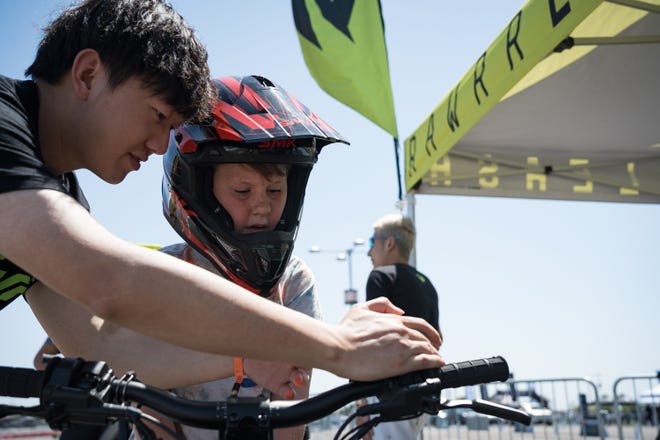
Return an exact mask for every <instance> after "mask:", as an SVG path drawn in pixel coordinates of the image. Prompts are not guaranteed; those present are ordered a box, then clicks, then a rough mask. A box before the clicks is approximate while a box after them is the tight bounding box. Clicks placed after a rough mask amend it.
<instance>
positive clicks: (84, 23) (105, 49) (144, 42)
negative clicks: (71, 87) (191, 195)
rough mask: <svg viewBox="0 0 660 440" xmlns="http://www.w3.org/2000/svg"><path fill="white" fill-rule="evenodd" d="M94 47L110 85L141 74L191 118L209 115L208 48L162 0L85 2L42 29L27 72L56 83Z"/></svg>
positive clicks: (211, 87) (212, 95)
mask: <svg viewBox="0 0 660 440" xmlns="http://www.w3.org/2000/svg"><path fill="white" fill-rule="evenodd" d="M87 48H90V49H94V50H96V51H97V52H98V53H99V56H100V58H101V61H102V62H103V64H104V66H105V67H106V68H107V69H108V72H109V82H110V86H111V87H117V86H118V85H120V84H121V83H122V82H124V81H126V80H127V79H129V78H131V77H133V76H137V77H139V78H140V79H141V80H142V81H143V82H144V84H145V86H146V87H148V88H149V89H151V90H152V91H153V92H154V93H155V94H156V95H158V96H161V97H162V98H163V99H164V100H165V102H166V103H167V104H168V105H171V106H172V107H174V109H175V110H176V112H177V113H179V114H181V115H183V116H184V118H186V119H187V120H188V121H190V122H197V121H200V120H202V119H204V118H207V117H208V114H209V110H210V108H211V105H212V104H213V102H214V101H215V99H216V96H217V91H216V90H215V86H214V84H213V82H212V81H211V78H210V73H209V67H208V64H207V60H208V54H207V52H206V48H205V47H204V46H203V45H202V44H201V42H200V41H199V40H198V39H197V37H196V36H195V33H194V31H193V29H192V28H191V27H190V26H189V25H188V24H187V23H186V22H185V20H184V19H183V17H181V15H180V14H179V13H178V12H176V11H175V10H174V9H173V8H172V6H171V5H169V4H168V3H167V2H166V1H164V0H83V1H81V2H80V3H78V4H76V5H74V6H71V7H69V8H67V9H65V10H64V11H63V12H62V13H61V14H60V15H59V16H58V17H57V18H56V19H55V20H53V21H52V22H51V23H50V24H49V25H48V26H46V28H45V29H44V36H43V39H42V40H41V42H40V44H39V48H38V50H37V54H36V57H35V59H34V62H33V63H32V65H31V66H30V67H28V68H27V69H26V71H25V74H26V75H27V76H31V77H32V78H35V79H36V78H38V79H41V80H44V81H46V82H48V83H49V84H56V83H58V82H59V80H60V79H61V78H62V76H63V75H64V74H65V73H66V72H67V71H68V70H69V69H70V68H71V66H72V64H73V60H74V59H75V57H76V55H77V54H78V53H79V52H80V51H81V50H83V49H87Z"/></svg>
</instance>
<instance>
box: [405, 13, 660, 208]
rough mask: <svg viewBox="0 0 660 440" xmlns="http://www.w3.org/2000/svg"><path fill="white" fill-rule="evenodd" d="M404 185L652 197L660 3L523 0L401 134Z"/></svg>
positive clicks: (658, 156)
mask: <svg viewBox="0 0 660 440" xmlns="http://www.w3.org/2000/svg"><path fill="white" fill-rule="evenodd" d="M405 180H406V190H407V191H408V192H409V194H415V193H421V194H456V195H478V196H503V197H525V198H547V199H564V200H593V201H612V202H646V203H659V202H660V0H646V1H638V0H616V1H603V0H578V1H575V0H529V1H528V2H527V3H526V4H525V5H524V6H523V7H522V9H521V10H520V11H519V12H518V13H517V14H516V15H515V16H514V17H513V19H512V20H511V21H510V23H509V24H508V25H507V27H506V28H505V29H504V31H503V32H502V33H501V34H500V35H499V36H498V38H497V39H496V40H495V41H494V42H493V43H492V44H491V45H490V47H489V48H488V49H487V50H486V51H485V52H484V53H483V55H482V56H481V57H480V58H479V60H477V62H476V63H475V64H474V66H473V68H472V69H471V70H470V71H469V72H467V73H466V74H465V76H464V77H463V78H462V79H461V80H460V81H459V82H458V83H457V84H456V86H455V87H454V88H453V89H452V90H451V91H450V92H449V93H448V94H447V96H446V97H445V98H444V99H443V100H442V101H441V103H440V104H439V105H438V106H437V107H436V108H435V109H434V110H433V112H432V113H431V114H430V115H429V116H428V117H427V118H426V120H424V121H423V122H422V124H420V126H419V127H418V128H417V129H416V130H415V132H414V133H413V134H412V135H411V136H410V137H408V138H407V139H406V140H405Z"/></svg>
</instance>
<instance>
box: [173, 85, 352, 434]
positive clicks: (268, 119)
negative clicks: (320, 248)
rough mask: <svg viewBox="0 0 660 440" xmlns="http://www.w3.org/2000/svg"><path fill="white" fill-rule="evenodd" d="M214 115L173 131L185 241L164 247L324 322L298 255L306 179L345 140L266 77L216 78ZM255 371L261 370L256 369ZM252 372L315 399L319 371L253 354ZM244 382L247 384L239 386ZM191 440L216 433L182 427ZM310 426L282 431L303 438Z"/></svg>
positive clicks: (197, 392)
mask: <svg viewBox="0 0 660 440" xmlns="http://www.w3.org/2000/svg"><path fill="white" fill-rule="evenodd" d="M215 84H216V88H217V89H218V100H217V101H216V103H215V105H214V106H213V111H212V113H213V120H212V121H209V122H208V123H206V124H197V125H184V126H181V127H179V128H177V129H175V130H174V131H173V135H172V136H171V139H170V145H169V147H168V151H167V153H166V155H165V160H164V162H163V163H164V168H165V169H164V171H165V172H164V177H163V208H164V213H165V217H166V218H167V219H168V221H169V222H170V224H171V225H172V227H173V228H174V229H175V230H176V231H177V232H178V233H179V235H180V236H181V237H182V238H183V239H184V240H185V241H186V243H185V244H179V245H174V246H169V247H167V248H164V249H162V251H164V252H167V253H169V254H172V255H175V256H177V257H179V258H182V259H184V260H185V261H188V262H190V263H193V264H196V265H198V266H200V267H203V268H205V269H207V270H210V271H213V272H216V273H219V274H221V275H223V276H225V277H226V278H228V279H231V280H232V281H233V282H235V283H238V284H239V285H241V286H243V287H245V288H246V289H248V290H250V291H252V292H253V293H254V294H257V295H260V296H263V297H266V298H268V299H270V300H271V301H274V302H276V303H278V304H281V305H284V306H286V307H288V308H291V309H293V310H297V311H299V312H302V313H305V314H306V315H309V316H311V317H314V318H316V319H320V317H321V314H320V310H319V305H318V301H317V299H316V295H315V290H314V278H313V275H312V273H311V271H310V269H309V268H308V267H307V265H306V264H305V263H304V262H303V261H302V260H301V259H300V258H298V257H295V256H292V255H291V252H292V250H293V245H294V240H295V237H296V233H297V230H298V226H299V221H300V217H301V213H302V206H303V200H304V195H305V187H306V184H307V179H308V177H309V174H310V172H311V169H312V167H313V165H314V163H315V162H316V160H317V156H318V154H319V152H320V150H321V148H322V147H323V146H325V145H327V144H329V143H333V142H346V141H344V140H343V139H342V138H341V136H340V135H339V134H338V133H337V132H335V131H334V130H333V129H332V128H331V127H330V126H328V125H327V124H326V123H325V122H323V121H322V120H321V119H320V118H318V117H317V116H316V115H315V114H314V113H312V112H310V111H309V109H307V108H306V107H305V106H304V105H303V104H302V103H300V102H299V101H298V100H297V99H296V98H295V97H293V96H291V95H290V94H288V93H287V92H286V91H285V90H284V89H282V88H281V87H279V86H277V85H276V84H274V83H272V82H271V81H269V80H268V79H266V78H263V77H259V76H245V77H224V78H220V79H218V80H216V81H215ZM240 363H241V360H240V359H239V360H238V361H237V365H238V371H237V372H236V374H237V375H238V376H239V377H238V378H229V379H224V380H219V381H215V382H209V383H203V384H198V385H193V386H190V387H186V388H179V389H177V390H176V392H177V394H179V395H181V396H183V397H186V398H189V399H193V400H224V399H226V398H227V397H228V396H229V395H230V393H231V394H238V393H240V395H242V396H257V395H259V394H261V393H263V392H264V391H267V390H264V387H263V386H262V384H261V383H260V381H259V380H258V378H257V377H254V379H255V381H253V380H252V379H251V378H249V377H245V378H242V379H241V378H240V376H242V372H241V371H240V370H241V368H242V367H241V366H240ZM255 370H256V371H255ZM245 371H246V374H247V375H248V376H250V375H251V374H252V371H255V373H256V374H257V375H259V377H263V376H266V375H268V374H271V375H276V376H278V377H282V378H289V377H294V378H296V377H297V379H298V380H295V379H294V380H293V381H291V382H290V384H289V385H290V387H289V389H288V390H287V391H288V393H287V394H288V395H285V396H278V395H277V392H276V393H274V394H273V395H271V398H272V399H278V398H280V399H281V398H293V397H294V396H295V397H296V398H306V397H307V396H308V394H309V385H310V384H309V379H310V375H311V370H309V369H304V368H299V369H298V368H295V367H293V366H289V365H277V364H269V363H264V362H254V361H252V360H246V361H245ZM239 382H240V383H239ZM183 431H184V433H185V434H186V435H188V436H189V438H196V439H207V438H208V439H213V438H216V437H217V432H215V431H212V430H201V429H195V428H190V427H186V426H184V427H183ZM302 435H303V427H296V428H289V429H286V430H279V432H276V436H277V437H278V438H301V437H302Z"/></svg>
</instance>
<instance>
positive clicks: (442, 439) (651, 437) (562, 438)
mask: <svg viewBox="0 0 660 440" xmlns="http://www.w3.org/2000/svg"><path fill="white" fill-rule="evenodd" d="M605 431H606V434H607V436H606V438H607V439H618V438H619V433H618V430H617V427H616V425H611V426H607V427H606V429H605ZM334 434H335V433H334V432H332V431H316V432H312V435H311V440H332V439H333V438H334ZM657 435H658V429H657V428H653V427H651V426H647V427H643V428H642V429H641V431H638V430H637V429H636V428H635V427H634V426H625V427H623V440H656V436H657ZM599 438H600V437H599V436H583V435H581V434H580V427H579V426H577V425H572V426H568V425H563V426H558V427H557V428H555V427H553V426H535V427H534V429H533V431H532V432H516V431H514V430H513V429H512V428H510V427H508V426H505V427H502V428H501V429H500V427H498V426H496V425H491V426H490V427H489V429H488V430H468V429H467V428H466V427H465V426H460V427H456V426H451V427H449V428H433V427H426V428H425V429H424V437H423V440H506V439H514V440H515V439H522V440H537V439H538V440H573V439H588V440H592V439H593V440H597V439H599Z"/></svg>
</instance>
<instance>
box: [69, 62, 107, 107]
mask: <svg viewBox="0 0 660 440" xmlns="http://www.w3.org/2000/svg"><path fill="white" fill-rule="evenodd" d="M102 70H103V65H102V64H101V57H100V55H99V53H98V52H97V51H96V50H94V49H83V50H81V51H80V52H78V55H76V57H75V58H74V59H73V64H72V65H71V82H72V85H73V90H74V92H75V93H76V96H77V97H78V98H79V99H81V100H83V101H86V100H87V98H89V95H90V94H91V93H92V89H93V88H94V85H95V83H96V82H98V78H99V75H100V74H101V72H102Z"/></svg>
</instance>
